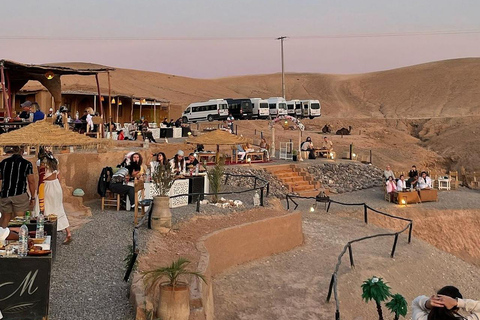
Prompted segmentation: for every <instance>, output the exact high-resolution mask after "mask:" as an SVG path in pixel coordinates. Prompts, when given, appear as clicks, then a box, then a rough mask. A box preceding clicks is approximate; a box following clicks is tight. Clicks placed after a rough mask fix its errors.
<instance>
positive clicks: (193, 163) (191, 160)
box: [185, 153, 201, 171]
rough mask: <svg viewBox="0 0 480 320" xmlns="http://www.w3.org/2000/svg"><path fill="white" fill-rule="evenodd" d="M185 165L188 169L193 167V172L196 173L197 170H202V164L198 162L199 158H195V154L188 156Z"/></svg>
mask: <svg viewBox="0 0 480 320" xmlns="http://www.w3.org/2000/svg"><path fill="white" fill-rule="evenodd" d="M185 165H186V167H187V168H189V167H190V166H192V167H193V171H196V169H197V168H198V169H200V165H201V164H200V162H199V161H198V160H197V158H196V157H195V153H190V154H189V155H188V158H187V159H186V160H185Z"/></svg>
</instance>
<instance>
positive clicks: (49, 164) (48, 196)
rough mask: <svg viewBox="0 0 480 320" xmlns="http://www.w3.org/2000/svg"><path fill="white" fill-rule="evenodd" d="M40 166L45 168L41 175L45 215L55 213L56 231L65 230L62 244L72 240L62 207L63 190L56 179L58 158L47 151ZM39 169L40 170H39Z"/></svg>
mask: <svg viewBox="0 0 480 320" xmlns="http://www.w3.org/2000/svg"><path fill="white" fill-rule="evenodd" d="M39 167H40V168H42V167H44V168H45V175H44V177H43V183H44V185H45V186H44V197H45V199H44V206H45V211H44V215H45V217H47V216H49V215H51V214H55V215H56V216H57V231H60V230H65V232H66V234H67V236H66V238H65V241H64V242H63V243H64V244H68V243H70V242H71V241H72V233H71V232H70V228H69V227H70V224H69V222H68V218H67V215H66V213H65V209H64V208H63V191H62V186H61V185H60V181H59V180H58V174H59V171H58V160H57V159H55V158H54V157H53V154H51V153H49V152H47V153H46V156H45V157H44V158H43V159H41V160H40V166H39ZM39 171H40V170H39Z"/></svg>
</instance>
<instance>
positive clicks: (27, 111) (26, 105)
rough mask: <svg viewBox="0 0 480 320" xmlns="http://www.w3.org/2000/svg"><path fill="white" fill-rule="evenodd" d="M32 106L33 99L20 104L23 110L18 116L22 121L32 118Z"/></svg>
mask: <svg viewBox="0 0 480 320" xmlns="http://www.w3.org/2000/svg"><path fill="white" fill-rule="evenodd" d="M31 106H32V102H31V101H28V100H27V101H25V102H24V103H22V104H21V105H20V107H22V112H20V115H19V116H18V117H19V118H20V119H22V121H28V120H29V119H30V107H31Z"/></svg>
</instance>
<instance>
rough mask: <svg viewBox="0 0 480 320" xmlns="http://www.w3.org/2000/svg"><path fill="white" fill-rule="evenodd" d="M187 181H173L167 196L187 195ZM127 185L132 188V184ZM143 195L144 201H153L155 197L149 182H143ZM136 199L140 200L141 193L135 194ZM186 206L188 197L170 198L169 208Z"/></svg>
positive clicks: (128, 206)
mask: <svg viewBox="0 0 480 320" xmlns="http://www.w3.org/2000/svg"><path fill="white" fill-rule="evenodd" d="M189 182H190V181H189V180H188V179H178V180H175V182H174V183H173V185H172V187H171V188H170V192H169V193H168V195H169V196H170V197H171V196H173V195H176V194H188V186H189ZM128 185H130V186H132V187H133V182H129V183H128ZM144 188H145V189H144V194H145V199H153V197H154V196H155V195H156V194H155V191H154V188H153V186H152V183H151V182H145V183H144ZM137 197H138V200H141V199H142V198H141V192H140V191H139V192H137ZM186 205H188V196H183V197H176V198H170V205H169V207H170V208H177V207H182V206H186ZM126 206H127V208H126V209H127V211H130V207H131V205H130V199H129V198H128V197H127V204H126Z"/></svg>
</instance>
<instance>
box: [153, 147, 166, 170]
mask: <svg viewBox="0 0 480 320" xmlns="http://www.w3.org/2000/svg"><path fill="white" fill-rule="evenodd" d="M153 157H154V158H153V160H152V161H150V172H152V174H153V172H155V171H156V170H157V166H158V165H162V166H166V165H167V164H168V161H167V157H166V156H165V153H163V152H158V153H155V154H154V155H153Z"/></svg>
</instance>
